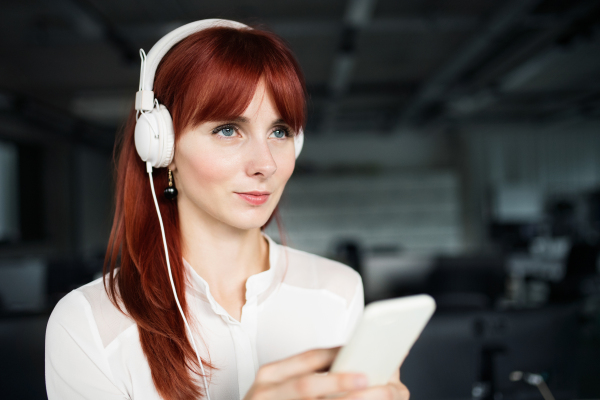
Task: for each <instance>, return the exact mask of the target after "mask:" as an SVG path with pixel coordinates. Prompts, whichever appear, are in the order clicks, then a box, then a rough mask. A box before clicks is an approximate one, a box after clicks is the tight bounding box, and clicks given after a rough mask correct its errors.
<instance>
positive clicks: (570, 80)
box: [0, 0, 600, 134]
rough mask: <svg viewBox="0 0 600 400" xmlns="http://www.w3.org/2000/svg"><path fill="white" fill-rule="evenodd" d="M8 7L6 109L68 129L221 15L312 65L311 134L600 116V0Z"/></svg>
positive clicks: (104, 0) (130, 90)
mask: <svg viewBox="0 0 600 400" xmlns="http://www.w3.org/2000/svg"><path fill="white" fill-rule="evenodd" d="M0 7H1V8H0V10H1V12H0V35H1V37H2V41H1V42H0V110H1V111H2V113H4V114H11V115H18V116H21V118H28V119H32V118H33V119H35V118H38V119H39V116H38V112H39V110H44V115H47V117H45V119H44V120H43V121H41V123H42V124H43V123H46V124H50V125H52V124H56V123H57V122H56V121H59V123H62V124H63V125H65V124H66V126H67V128H65V129H75V128H73V127H74V126H77V127H79V128H80V127H81V126H83V125H86V124H87V125H90V126H92V125H93V126H96V127H105V128H106V129H107V130H113V131H114V128H115V126H117V125H118V124H119V123H121V122H122V121H123V118H124V115H126V113H127V112H128V110H129V109H130V108H131V105H132V102H133V98H134V93H135V90H136V88H137V82H138V79H139V76H138V74H139V59H138V49H139V48H144V49H146V50H148V49H149V48H150V47H151V46H152V45H153V44H154V43H155V42H156V41H157V40H158V39H159V38H160V37H161V36H162V35H164V34H165V33H167V32H169V31H170V30H172V29H174V28H176V27H177V26H180V25H182V24H184V23H187V22H190V21H193V20H197V19H203V18H215V17H218V18H227V19H234V20H239V21H242V22H245V23H249V24H252V25H260V26H263V27H265V28H266V29H269V30H272V31H274V32H276V33H278V34H279V35H280V36H282V37H283V38H284V39H285V40H286V41H287V42H288V43H289V44H290V46H291V48H292V50H293V51H294V53H295V54H296V56H297V58H298V60H299V62H300V64H301V66H302V68H303V70H304V73H305V75H306V80H307V85H308V91H309V95H310V98H309V121H308V128H307V131H309V130H310V131H312V132H314V133H315V134H335V132H340V131H344V132H346V131H356V132H359V133H373V132H381V133H394V132H401V131H402V130H403V129H404V128H406V127H426V126H429V125H435V124H450V125H456V124H461V123H463V122H470V121H483V122H498V121H511V122H513V121H529V122H537V121H542V120H552V119H558V118H565V117H569V118H572V117H573V116H576V117H577V118H583V119H599V118H600V2H599V1H598V0H579V1H577V0H513V1H508V0H403V1H398V0H328V1H323V0H301V1H300V0H286V1H279V0H265V1H249V0H245V1H244V0H234V1H229V0H223V1H219V2H212V1H211V2H208V1H202V2H201V1H198V0H171V1H159V0H145V1H140V0H129V1H127V0H19V1H18V2H6V1H5V2H3V3H2V4H1V5H0ZM53 118H54V119H53ZM61 121H62V122H61ZM65 121H67V123H65ZM68 121H76V122H77V123H75V122H72V123H69V122H68ZM1 129H2V127H1V126H0V131H1ZM58 129H60V128H58Z"/></svg>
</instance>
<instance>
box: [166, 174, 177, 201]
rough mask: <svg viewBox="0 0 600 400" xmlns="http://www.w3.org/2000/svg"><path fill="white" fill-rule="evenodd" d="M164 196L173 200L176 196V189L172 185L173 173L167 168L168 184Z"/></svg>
mask: <svg viewBox="0 0 600 400" xmlns="http://www.w3.org/2000/svg"><path fill="white" fill-rule="evenodd" d="M164 193H165V197H166V198H167V199H169V200H173V199H174V198H175V197H177V189H176V188H175V186H174V185H173V173H172V172H171V170H169V186H167V188H166V189H165V192H164Z"/></svg>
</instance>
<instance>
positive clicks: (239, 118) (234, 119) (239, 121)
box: [229, 115, 287, 125]
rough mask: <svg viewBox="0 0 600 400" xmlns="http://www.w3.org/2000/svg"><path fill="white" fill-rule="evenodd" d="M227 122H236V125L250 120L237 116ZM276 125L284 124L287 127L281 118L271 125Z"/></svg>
mask: <svg viewBox="0 0 600 400" xmlns="http://www.w3.org/2000/svg"><path fill="white" fill-rule="evenodd" d="M229 120H230V121H231V122H238V123H248V122H250V120H249V119H248V118H246V117H243V116H241V115H239V116H237V117H235V118H231V119H229ZM277 124H286V125H287V122H285V121H284V120H283V119H282V118H279V119H277V120H275V121H273V124H272V125H277Z"/></svg>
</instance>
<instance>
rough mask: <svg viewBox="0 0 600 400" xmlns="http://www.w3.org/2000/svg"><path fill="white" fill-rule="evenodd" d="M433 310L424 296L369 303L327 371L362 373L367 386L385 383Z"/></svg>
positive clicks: (433, 302)
mask: <svg viewBox="0 0 600 400" xmlns="http://www.w3.org/2000/svg"><path fill="white" fill-rule="evenodd" d="M434 311H435V301H434V300H433V298H432V297H431V296H428V295H426V294H421V295H416V296H407V297H401V298H397V299H390V300H382V301H376V302H373V303H370V304H369V305H367V306H366V307H365V310H364V313H363V315H362V318H361V320H360V322H359V323H358V324H357V326H356V329H355V330H354V333H353V334H352V336H351V338H350V340H349V341H348V343H347V344H346V345H345V346H343V347H342V348H341V349H340V352H339V353H338V355H337V357H336V359H335V360H334V362H333V364H332V366H331V368H330V370H329V371H330V372H362V373H364V374H366V375H367V379H368V381H369V386H377V385H384V384H386V383H388V381H389V380H390V378H391V377H392V375H393V374H394V372H395V371H396V370H397V369H398V368H400V366H401V364H402V362H403V361H404V358H405V357H406V355H407V354H408V351H409V350H410V348H411V347H412V346H413V344H414V343H415V342H416V341H417V339H418V337H419V335H420V334H421V332H422V331H423V329H424V328H425V325H427V322H428V321H429V319H430V318H431V316H432V315H433V312H434Z"/></svg>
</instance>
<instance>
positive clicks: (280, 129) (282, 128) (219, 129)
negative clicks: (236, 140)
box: [212, 124, 293, 139]
mask: <svg viewBox="0 0 600 400" xmlns="http://www.w3.org/2000/svg"><path fill="white" fill-rule="evenodd" d="M227 128H231V129H233V130H234V131H235V132H237V131H238V130H239V128H238V127H237V126H236V125H232V124H227V125H221V126H218V127H216V128H215V129H213V131H212V133H213V134H215V135H216V134H218V133H219V132H221V131H222V130H223V129H227ZM275 131H283V132H285V137H290V136H293V135H292V133H291V131H290V129H289V128H287V127H285V126H277V127H275ZM223 137H225V138H230V137H233V136H224V135H223ZM278 139H283V138H278Z"/></svg>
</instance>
